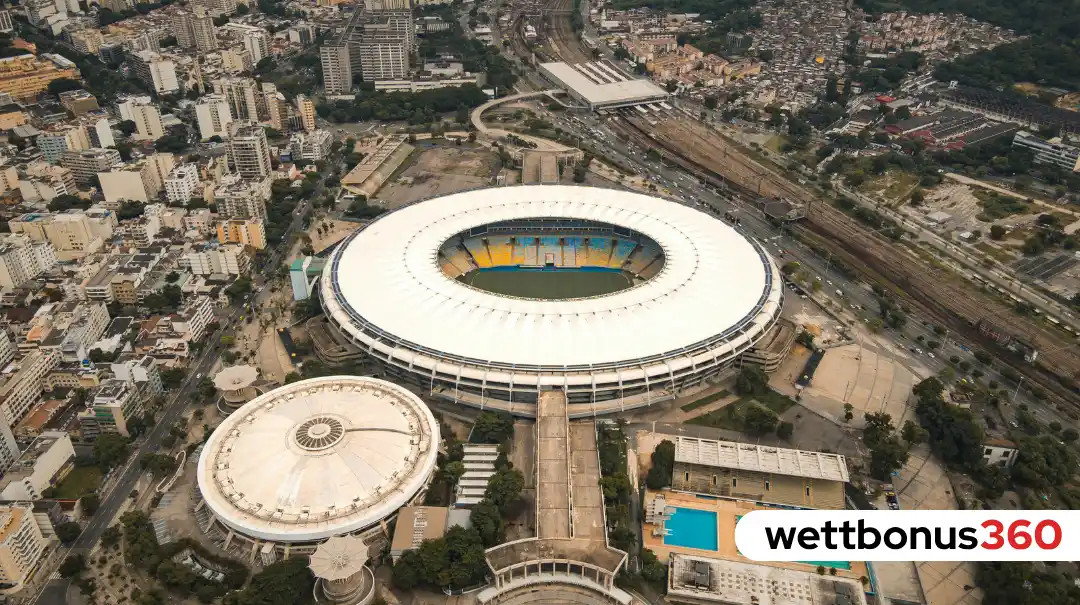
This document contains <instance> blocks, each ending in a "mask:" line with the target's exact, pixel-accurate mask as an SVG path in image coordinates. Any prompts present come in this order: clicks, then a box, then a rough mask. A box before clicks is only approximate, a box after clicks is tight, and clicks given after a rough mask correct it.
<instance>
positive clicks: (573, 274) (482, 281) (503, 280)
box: [458, 268, 633, 300]
mask: <svg viewBox="0 0 1080 605" xmlns="http://www.w3.org/2000/svg"><path fill="white" fill-rule="evenodd" d="M458 279H459V280H460V281H462V282H464V283H466V284H468V285H470V286H473V287H474V288H479V289H481V290H485V291H487V292H491V293H494V294H502V295H503V296H517V297H520V298H542V299H545V300H567V299H570V298H586V297H589V296H602V295H604V294H611V293H613V292H618V291H619V290H625V289H627V288H629V287H630V286H631V285H633V284H632V282H631V281H630V277H628V276H627V275H626V274H625V273H623V272H622V271H597V270H581V269H559V270H518V269H506V268H498V269H487V270H485V269H481V270H479V271H472V272H470V273H467V274H465V275H462V276H461V277H459V278H458Z"/></svg>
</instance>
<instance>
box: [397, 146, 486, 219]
mask: <svg viewBox="0 0 1080 605" xmlns="http://www.w3.org/2000/svg"><path fill="white" fill-rule="evenodd" d="M411 162H412V163H411V165H408V166H407V167H406V168H405V169H404V170H403V171H402V172H401V173H400V174H399V175H397V177H395V178H394V179H393V180H391V181H390V182H389V183H387V184H386V185H385V186H384V187H383V188H382V190H381V191H379V194H378V195H377V196H376V200H377V201H379V202H381V203H382V204H383V205H385V206H387V207H388V208H396V207H398V206H401V205H403V204H408V203H409V202H414V201H416V200H420V199H424V198H428V197H432V196H435V195H443V194H447V193H454V192H456V191H461V190H463V189H470V188H472V187H480V186H483V185H487V184H488V183H490V182H491V179H492V177H493V176H494V175H495V173H496V171H497V167H498V158H497V156H496V155H495V153H494V152H492V151H491V150H489V149H485V148H481V147H464V146H456V145H455V146H450V145H447V146H437V147H431V148H429V149H425V150H424V151H421V152H420V153H419V154H417V156H416V158H415V159H414V160H411Z"/></svg>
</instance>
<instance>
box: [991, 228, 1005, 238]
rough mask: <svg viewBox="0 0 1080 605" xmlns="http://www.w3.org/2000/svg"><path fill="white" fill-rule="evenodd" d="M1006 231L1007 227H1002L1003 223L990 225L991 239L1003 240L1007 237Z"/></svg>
mask: <svg viewBox="0 0 1080 605" xmlns="http://www.w3.org/2000/svg"><path fill="white" fill-rule="evenodd" d="M1005 233H1006V231H1005V227H1002V226H1001V225H990V239H992V240H997V241H1000V240H1003V239H1005Z"/></svg>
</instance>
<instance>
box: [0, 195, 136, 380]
mask: <svg viewBox="0 0 1080 605" xmlns="http://www.w3.org/2000/svg"><path fill="white" fill-rule="evenodd" d="M116 222H117V221H116V213H114V212H112V211H111V210H105V209H102V208H90V209H88V210H68V211H66V212H61V213H50V212H30V213H27V214H23V215H21V216H18V217H16V218H13V219H11V220H10V221H8V227H9V228H10V229H11V232H12V233H22V234H25V235H26V236H27V237H29V238H30V239H31V240H33V241H35V242H48V243H50V244H52V245H53V248H54V249H55V250H56V256H57V259H58V260H61V261H69V260H74V259H77V258H82V257H84V256H86V255H87V254H92V253H94V252H96V251H97V249H98V248H99V247H100V246H101V244H102V242H103V241H105V240H108V239H109V238H110V237H112V234H113V231H114V230H115V228H116ZM0 365H2V364H0Z"/></svg>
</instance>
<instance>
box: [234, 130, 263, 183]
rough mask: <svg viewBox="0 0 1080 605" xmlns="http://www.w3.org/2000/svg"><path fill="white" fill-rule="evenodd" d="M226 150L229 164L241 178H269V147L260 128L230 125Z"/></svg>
mask: <svg viewBox="0 0 1080 605" xmlns="http://www.w3.org/2000/svg"><path fill="white" fill-rule="evenodd" d="M227 149H228V153H229V163H230V164H232V167H233V170H235V171H236V173H237V174H239V175H240V176H241V177H243V178H245V179H262V178H265V177H268V176H270V171H271V170H272V168H271V166H270V145H269V144H268V143H267V141H266V131H265V130H263V128H262V127H261V126H258V125H254V124H239V123H233V124H230V125H229V140H228V142H227Z"/></svg>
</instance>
